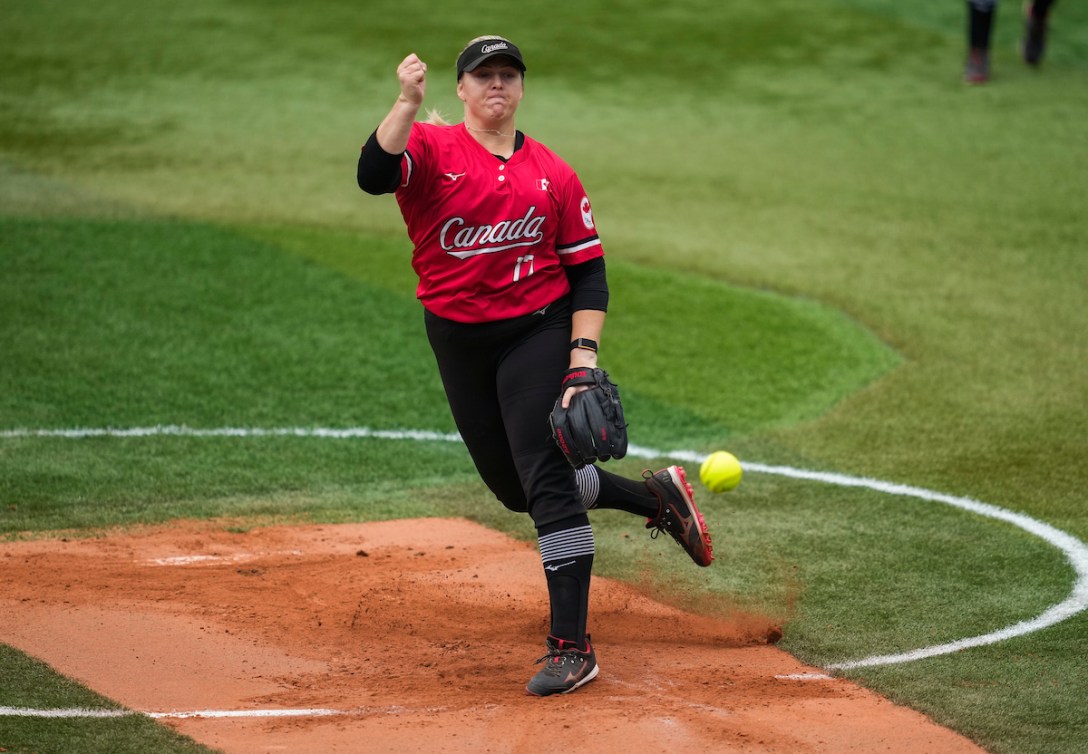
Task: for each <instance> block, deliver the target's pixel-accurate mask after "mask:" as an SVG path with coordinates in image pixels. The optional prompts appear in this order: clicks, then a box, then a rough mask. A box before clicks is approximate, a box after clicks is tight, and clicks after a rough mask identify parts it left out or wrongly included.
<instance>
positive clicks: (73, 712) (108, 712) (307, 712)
mask: <svg viewBox="0 0 1088 754" xmlns="http://www.w3.org/2000/svg"><path fill="white" fill-rule="evenodd" d="M444 709H445V708H444V707H428V708H425V709H409V708H407V707H401V706H397V705H394V706H392V707H359V708H357V709H350V710H339V709H322V708H316V709H248V710H192V711H188V712H177V711H172V712H140V711H138V710H126V709H88V708H84V707H70V708H63V709H33V708H29V707H0V717H35V718H84V719H86V718H90V719H106V718H114V717H134V716H141V717H150V718H152V719H155V720H164V719H175V720H186V719H193V718H207V719H224V718H261V717H267V718H280V717H337V716H345V715H350V716H355V717H372V716H375V715H401V714H404V713H406V712H408V713H428V714H432V713H436V712H441V711H443V710H444Z"/></svg>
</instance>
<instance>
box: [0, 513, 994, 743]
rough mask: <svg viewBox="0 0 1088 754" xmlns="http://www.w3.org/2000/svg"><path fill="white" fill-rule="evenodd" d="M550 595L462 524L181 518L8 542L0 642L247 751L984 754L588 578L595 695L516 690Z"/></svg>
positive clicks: (706, 625)
mask: <svg viewBox="0 0 1088 754" xmlns="http://www.w3.org/2000/svg"><path fill="white" fill-rule="evenodd" d="M547 609H548V607H547V596H546V592H545V585H544V576H543V573H542V571H541V568H540V560H539V555H538V554H537V553H536V550H535V549H534V548H533V547H532V546H531V545H529V544H525V543H522V542H518V541H515V540H512V539H510V538H508V537H506V536H505V535H502V534H499V533H496V532H494V531H492V530H489V529H486V528H484V527H481V526H478V525H476V524H473V523H470V522H467V521H464V520H460V519H443V520H435V519H427V520H415V521H389V522H382V523H367V524H349V525H314V526H300V527H284V526H273V527H258V528H252V529H249V530H247V531H238V530H234V529H232V527H231V526H230V525H229V524H228V523H225V522H222V521H219V522H176V523H173V524H171V525H169V526H162V527H156V528H145V529H138V530H128V531H126V532H119V533H115V534H109V535H106V536H101V537H96V538H91V539H64V540H61V539H50V540H35V541H17V542H9V543H5V544H0V614H2V615H3V616H4V619H3V620H2V621H0V641H2V642H4V643H7V644H10V645H12V646H15V647H17V648H19V649H21V650H23V651H25V652H27V653H28V654H30V655H33V656H35V657H37V658H40V659H42V660H44V661H45V662H47V663H49V664H50V665H51V666H52V667H53V668H55V669H56V670H58V671H59V672H61V673H63V674H65V675H67V676H70V677H72V678H75V679H77V680H78V681H80V682H81V683H83V684H85V685H86V686H88V687H90V688H92V689H94V690H95V691H97V692H99V693H101V694H104V695H106V696H108V697H110V698H112V699H114V700H116V701H118V702H121V703H123V704H125V705H126V706H128V707H130V708H132V709H134V710H140V711H144V712H175V711H180V712H191V711H209V710H219V711H247V710H299V709H323V710H334V711H336V712H338V713H339V714H336V715H330V716H306V717H276V718H265V717H248V718H237V717H230V718H221V717H208V716H195V717H185V718H171V719H167V720H165V721H164V724H167V725H170V726H172V727H174V728H175V729H177V730H179V731H181V732H182V733H184V734H186V735H188V736H191V737H192V738H194V739H196V740H198V741H200V742H202V743H204V744H207V745H209V746H211V747H214V748H217V749H221V750H223V751H225V752H230V753H231V754H235V753H237V754H242V753H243V752H246V753H248V752H276V751H291V752H361V753H362V754H373V753H376V752H383V753H384V752H406V751H427V752H451V753H452V754H468V753H469V752H472V753H473V754H476V753H477V752H494V753H500V752H501V753H505V752H511V753H514V752H517V753H520V752H525V753H526V754H528V753H530V752H532V753H533V754H549V753H551V752H555V753H556V754H560V753H561V754H569V752H571V751H586V752H596V753H600V754H621V753H622V754H628V752H631V751H638V752H640V754H641V753H642V752H645V753H647V754H655V753H656V752H675V751H702V752H790V753H791V754H796V753H798V752H877V751H879V752H908V753H911V754H921V752H926V753H927V754H934V753H939V752H980V751H982V750H981V749H979V748H977V747H976V746H975V745H973V744H972V743H971V742H970V741H968V740H967V739H965V738H964V737H962V736H960V735H958V734H956V733H954V732H952V731H949V730H947V729H945V728H942V727H940V726H938V725H936V724H934V723H933V722H932V721H930V720H929V719H927V718H926V717H924V716H923V715H920V714H918V713H916V712H914V711H911V710H908V709H905V708H903V707H899V706H896V705H894V704H892V703H890V702H889V701H887V700H885V699H883V698H881V697H879V696H877V695H876V694H873V693H871V692H869V691H867V690H865V689H863V688H861V687H859V686H857V685H855V684H853V683H850V682H848V681H846V680H843V679H824V680H798V679H796V678H787V677H784V676H803V675H806V674H819V673H820V672H821V671H820V670H819V669H818V668H813V667H809V666H805V665H803V664H801V663H800V662H798V661H797V660H796V659H794V658H793V657H791V656H790V655H788V654H787V653H785V652H783V651H781V650H779V649H777V648H776V647H774V646H772V645H770V644H769V643H768V641H769V638H768V637H770V639H771V640H773V638H774V637H775V636H776V632H777V627H776V626H775V625H774V623H773V622H772V621H770V620H768V619H764V618H760V617H759V616H751V615H742V614H736V615H734V616H727V617H725V618H721V617H709V616H703V615H696V614H693V613H690V612H684V611H682V610H680V609H677V608H674V607H670V606H667V605H664V604H662V603H660V602H657V601H655V600H653V599H650V598H648V597H647V596H646V595H645V594H643V593H641V592H639V591H638V590H636V589H634V588H632V587H630V586H627V585H625V584H621V583H619V582H616V581H611V580H608V579H603V578H597V579H595V581H594V584H593V589H592V594H591V607H590V611H591V613H590V622H591V626H590V630H591V632H592V634H593V638H594V643H595V645H596V647H597V652H598V659H599V662H600V664H601V674H600V677H599V678H598V679H597V680H595V681H594V682H593V683H591V684H589V685H588V686H586V687H584V688H583V689H580V690H579V691H577V692H576V693H574V694H570V695H566V696H561V697H549V698H546V699H538V698H534V697H530V696H527V695H526V694H525V693H524V691H523V689H524V686H525V683H526V681H527V680H528V679H529V677H530V676H531V675H532V674H533V672H535V670H536V669H537V666H535V665H534V664H533V661H534V660H535V659H536V658H537V657H538V656H539V655H541V654H543V637H544V634H545V632H546V629H547V625H546V616H547Z"/></svg>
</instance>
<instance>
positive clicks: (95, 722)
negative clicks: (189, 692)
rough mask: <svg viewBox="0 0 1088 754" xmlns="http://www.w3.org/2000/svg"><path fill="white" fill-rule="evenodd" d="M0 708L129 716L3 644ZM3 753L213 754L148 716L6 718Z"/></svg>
mask: <svg viewBox="0 0 1088 754" xmlns="http://www.w3.org/2000/svg"><path fill="white" fill-rule="evenodd" d="M0 680H3V698H2V699H0V706H5V707H17V708H24V709H42V710H49V709H83V710H93V711H101V712H123V711H124V708H123V707H120V706H119V705H117V704H114V703H113V702H111V701H110V700H108V699H105V698H103V697H101V696H99V695H98V694H95V693H92V692H90V691H88V690H87V689H85V688H83V687H82V686H80V685H79V684H77V683H75V682H73V681H71V680H69V679H67V678H65V677H64V676H61V675H58V674H57V673H55V672H53V671H52V670H51V669H50V668H49V667H48V666H47V665H45V664H44V663H42V662H39V661H37V660H34V659H33V658H30V657H27V656H26V655H25V654H23V653H22V652H18V651H16V650H14V649H12V648H11V647H7V646H4V645H3V644H0ZM0 749H2V750H3V751H5V752H11V753H12V754H15V753H18V754H32V753H33V754H50V753H51V752H58V753H59V752H71V751H108V752H117V753H118V754H121V753H122V752H123V753H124V754H144V753H145V752H148V751H170V752H194V753H196V754H201V753H206V752H211V751H212V750H211V749H208V748H206V747H204V746H200V745H199V744H197V743H195V742H193V741H192V740H190V739H188V738H186V737H184V736H181V735H179V734H177V733H174V732H173V731H171V730H170V729H169V728H167V727H165V726H163V725H159V724H157V723H155V722H154V721H152V720H151V719H150V718H147V717H143V716H142V715H126V716H122V717H115V718H101V719H76V718H71V719H65V718H59V719H57V718H19V717H10V716H9V717H5V716H2V715H0Z"/></svg>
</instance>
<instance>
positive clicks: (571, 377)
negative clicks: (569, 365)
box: [548, 367, 627, 469]
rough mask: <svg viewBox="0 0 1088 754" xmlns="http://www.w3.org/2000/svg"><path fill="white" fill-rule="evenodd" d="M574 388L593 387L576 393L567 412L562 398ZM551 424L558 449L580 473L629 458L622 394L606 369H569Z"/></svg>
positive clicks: (549, 420) (549, 419)
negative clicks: (598, 464) (596, 463)
mask: <svg viewBox="0 0 1088 754" xmlns="http://www.w3.org/2000/svg"><path fill="white" fill-rule="evenodd" d="M572 385H591V387H590V389H589V390H583V391H581V392H578V393H575V394H574V397H573V398H571V401H570V406H569V407H568V408H566V409H564V408H563V406H562V400H563V395H562V394H563V392H566V389H567V388H568V387H571V386H572ZM548 423H549V424H551V428H552V437H553V438H555V443H556V445H558V446H559V449H560V450H561V451H563V455H564V456H566V458H567V461H569V462H570V465H571V466H573V467H574V468H576V469H580V468H582V467H583V466H586V465H587V464H591V463H593V462H594V461H607V460H609V459H611V458H623V457H624V456H625V455H626V454H627V423H626V422H625V421H624V420H623V405H622V404H621V403H620V392H619V389H618V388H617V387H616V386H615V385H614V384H613V383H612V381H611V380H609V379H608V372H605V371H604V370H603V369H593V368H588V367H586V368H578V369H568V370H567V374H566V376H565V377H564V378H563V387H562V390H561V391H560V396H559V400H557V401H556V402H555V408H553V409H552V413H551V415H550V416H549V417H548Z"/></svg>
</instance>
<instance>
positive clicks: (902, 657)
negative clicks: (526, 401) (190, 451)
mask: <svg viewBox="0 0 1088 754" xmlns="http://www.w3.org/2000/svg"><path fill="white" fill-rule="evenodd" d="M161 435H167V436H182V437H315V438H335V439H352V438H375V439H388V440H415V441H441V442H460V441H461V437H460V435H459V434H457V433H456V432H454V433H442V432H430V431H425V430H375V429H370V428H368V427H354V428H347V429H330V428H322V427H317V428H304V427H293V428H292V427H288V428H276V429H260V428H248V429H247V428H229V427H228V428H216V429H195V428H192V427H186V426H184V425H166V426H155V427H137V428H129V429H113V428H106V429H94V428H91V429H81V428H73V429H10V430H0V438H16V439H17V438H29V437H62V438H75V439H78V438H92V437H153V436H161ZM627 453H628V455H629V456H633V457H635V458H646V459H651V458H672V459H676V460H678V461H687V462H690V463H702V462H703V460H705V458H706V454H701V453H697V452H695V451H693V450H671V451H662V450H657V449H654V448H647V447H642V446H638V445H629V446H628V449H627ZM741 465H742V467H743V469H744V471H745V472H746V473H747V472H755V473H758V474H773V475H777V476H784V477H789V478H792V479H804V480H808V481H815V482H822V483H825V484H834V485H838V486H841V487H861V488H866V489H871V490H875V491H877V492H882V493H885V494H889V495H898V496H906V497H914V498H918V499H921V500H926V501H929V502H935V503H941V504H944V505H949V506H952V507H954V508H958V509H960V510H964V511H968V512H970V513H974V514H976V515H979V516H983V517H985V518H992V519H995V520H998V521H1004V522H1006V523H1009V524H1012V525H1013V526H1016V527H1018V528H1020V529H1023V530H1024V531H1026V532H1028V533H1029V534H1032V535H1033V536H1036V537H1038V538H1040V539H1042V540H1043V541H1044V542H1046V543H1048V544H1050V545H1051V546H1053V547H1055V548H1057V549H1058V550H1060V551H1061V552H1062V553H1063V554H1064V555H1065V557H1066V560H1067V561H1068V562H1069V564H1070V566H1071V567H1072V568H1073V570H1074V572H1075V573H1076V580H1075V581H1074V583H1073V588H1072V590H1071V591H1070V593H1069V596H1068V597H1066V599H1064V600H1062V601H1061V602H1059V603H1058V604H1056V605H1053V606H1051V607H1050V608H1048V609H1047V610H1045V611H1044V612H1042V613H1041V614H1039V615H1038V616H1036V617H1034V618H1032V619H1030V620H1024V621H1020V622H1019V623H1015V624H1013V625H1011V626H1006V627H1005V628H1002V629H999V630H997V631H992V632H990V633H986V634H981V635H979V636H971V637H967V638H964V639H958V640H956V641H952V642H948V643H945V644H937V645H934V646H930V647H922V648H920V649H914V650H910V651H907V652H900V653H896V654H886V655H873V656H871V657H865V658H862V659H860V660H847V661H843V662H837V663H833V664H830V665H827V666H826V668H825V669H826V670H853V669H855V668H862V667H874V666H879V665H897V664H902V663H906V662H914V661H916V660H922V659H926V658H929V657H937V656H940V655H946V654H952V653H954V652H960V651H963V650H965V649H970V648H972V647H981V646H987V645H990V644H996V643H997V642H1000V641H1004V640H1006V639H1012V638H1014V637H1018V636H1024V635H1026V634H1030V633H1034V632H1036V631H1041V630H1042V629H1044V628H1048V627H1050V626H1053V625H1055V624H1057V623H1060V622H1062V621H1064V620H1067V619H1069V618H1071V617H1073V616H1074V615H1077V614H1078V613H1081V612H1083V611H1084V610H1085V609H1088V545H1085V544H1084V543H1083V542H1081V541H1080V540H1079V539H1077V538H1076V537H1074V536H1072V535H1070V534H1068V533H1066V532H1064V531H1061V530H1060V529H1057V528H1055V527H1053V526H1051V525H1049V524H1046V523H1043V522H1042V521H1039V520H1037V519H1034V518H1031V517H1030V516H1026V515H1024V514H1021V513H1015V512H1013V511H1010V510H1007V509H1005V508H1000V507H998V506H996V505H991V504H989V503H983V502H981V501H978V500H973V499H971V498H966V497H955V496H953V495H946V494H943V493H940V492H934V491H932V490H927V489H923V488H921V487H911V486H909V485H904V484H894V483H891V482H883V481H880V480H878V479H868V478H864V477H854V476H847V475H845V474H834V473H829V472H822V471H809V470H806V469H797V468H792V467H790V466H768V465H765V464H761V463H753V462H747V461H746V462H742V464H741ZM814 675H816V676H818V675H819V674H814Z"/></svg>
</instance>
